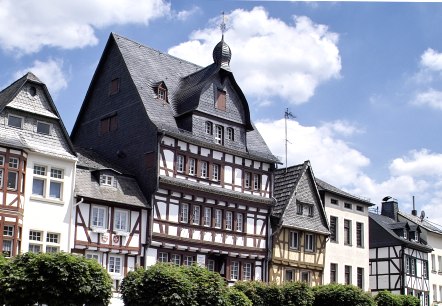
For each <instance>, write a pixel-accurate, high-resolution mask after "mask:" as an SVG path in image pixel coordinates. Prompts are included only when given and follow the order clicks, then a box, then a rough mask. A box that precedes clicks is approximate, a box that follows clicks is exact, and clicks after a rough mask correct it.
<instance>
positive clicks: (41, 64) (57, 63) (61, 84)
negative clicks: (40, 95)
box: [14, 59, 68, 94]
mask: <svg viewBox="0 0 442 306" xmlns="http://www.w3.org/2000/svg"><path fill="white" fill-rule="evenodd" d="M27 72H32V73H33V74H35V75H36V76H37V77H38V78H39V79H40V80H41V81H42V82H43V83H45V84H46V86H47V87H48V89H49V92H51V94H57V93H58V92H59V91H60V90H62V89H65V88H66V87H67V86H68V81H67V77H66V75H65V73H64V72H63V61H62V60H60V59H48V60H47V61H39V60H36V61H34V63H33V65H32V66H31V67H27V68H25V69H22V70H20V71H17V72H16V73H15V75H14V79H15V80H16V79H18V78H20V77H22V76H23V75H25V74H26V73H27Z"/></svg>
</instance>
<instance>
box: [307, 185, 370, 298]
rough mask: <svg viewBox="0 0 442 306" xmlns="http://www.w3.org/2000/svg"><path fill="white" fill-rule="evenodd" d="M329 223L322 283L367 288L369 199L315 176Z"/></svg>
mask: <svg viewBox="0 0 442 306" xmlns="http://www.w3.org/2000/svg"><path fill="white" fill-rule="evenodd" d="M316 182H317V184H318V189H319V193H320V195H321V199H322V203H323V205H324V207H325V211H326V213H327V218H328V222H329V225H330V237H329V239H328V241H327V245H326V254H327V256H326V258H325V267H324V283H326V284H329V283H339V284H348V285H355V286H358V287H359V288H361V289H363V290H364V291H369V290H370V281H369V272H368V271H369V266H368V262H369V240H368V233H369V230H368V227H369V222H368V208H369V207H370V206H372V205H373V204H371V203H370V201H368V200H364V199H362V198H359V197H356V196H354V195H351V194H349V193H347V192H345V191H343V190H340V189H339V188H336V187H334V186H332V185H330V184H328V183H326V182H324V181H322V180H320V179H316Z"/></svg>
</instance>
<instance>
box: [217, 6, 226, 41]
mask: <svg viewBox="0 0 442 306" xmlns="http://www.w3.org/2000/svg"><path fill="white" fill-rule="evenodd" d="M221 15H222V21H221V24H220V25H219V28H220V29H221V34H222V36H223V38H224V33H226V30H227V26H226V19H225V18H226V16H225V14H224V11H222V12H221Z"/></svg>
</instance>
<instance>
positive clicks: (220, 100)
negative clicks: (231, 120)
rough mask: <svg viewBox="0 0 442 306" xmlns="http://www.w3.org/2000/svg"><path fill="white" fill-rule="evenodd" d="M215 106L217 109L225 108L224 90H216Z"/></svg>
mask: <svg viewBox="0 0 442 306" xmlns="http://www.w3.org/2000/svg"><path fill="white" fill-rule="evenodd" d="M215 108H216V109H219V110H223V111H225V110H226V92H225V91H224V90H219V89H218V91H217V95H216V102H215Z"/></svg>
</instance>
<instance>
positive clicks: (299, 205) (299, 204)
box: [296, 203, 303, 215]
mask: <svg viewBox="0 0 442 306" xmlns="http://www.w3.org/2000/svg"><path fill="white" fill-rule="evenodd" d="M302 211H303V208H302V204H301V203H298V204H296V213H297V214H298V215H302Z"/></svg>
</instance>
